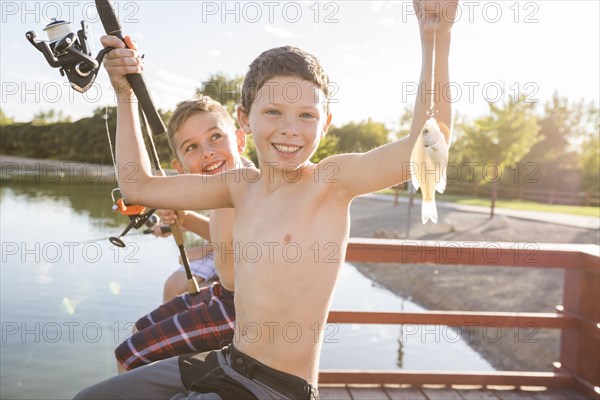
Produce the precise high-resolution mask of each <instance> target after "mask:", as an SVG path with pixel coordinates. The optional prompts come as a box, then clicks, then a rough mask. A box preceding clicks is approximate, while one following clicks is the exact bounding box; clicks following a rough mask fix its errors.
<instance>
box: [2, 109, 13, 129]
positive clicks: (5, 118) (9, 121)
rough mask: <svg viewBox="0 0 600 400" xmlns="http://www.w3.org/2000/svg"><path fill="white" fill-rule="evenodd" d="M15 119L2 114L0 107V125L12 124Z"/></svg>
mask: <svg viewBox="0 0 600 400" xmlns="http://www.w3.org/2000/svg"><path fill="white" fill-rule="evenodd" d="M14 122H15V121H14V120H13V119H12V118H10V117H9V116H8V115H6V114H4V110H2V108H0V126H4V125H10V124H13V123H14Z"/></svg>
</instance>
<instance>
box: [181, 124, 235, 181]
mask: <svg viewBox="0 0 600 400" xmlns="http://www.w3.org/2000/svg"><path fill="white" fill-rule="evenodd" d="M173 139H174V143H175V148H176V151H177V156H178V159H174V160H172V161H171V165H173V168H175V169H176V170H177V171H178V172H179V173H192V174H205V175H214V174H216V173H219V172H221V171H226V170H229V169H233V168H235V167H236V164H238V163H240V162H241V159H240V153H241V152H242V151H244V147H245V145H246V137H245V135H244V132H243V131H242V130H238V131H236V130H235V128H234V127H232V126H231V125H230V124H228V123H227V122H226V121H225V118H224V116H222V115H221V114H220V113H218V112H214V113H213V112H199V113H196V114H192V115H191V116H190V117H189V118H188V119H186V120H185V122H184V123H183V124H182V125H181V127H180V128H179V130H178V131H177V132H176V133H175V135H174V137H173ZM237 167H239V165H237Z"/></svg>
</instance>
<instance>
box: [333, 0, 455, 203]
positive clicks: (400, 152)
mask: <svg viewBox="0 0 600 400" xmlns="http://www.w3.org/2000/svg"><path fill="white" fill-rule="evenodd" d="M414 7H415V14H416V16H417V19H418V23H419V32H420V37H421V49H422V57H421V74H420V78H419V85H418V88H419V89H418V92H417V97H416V100H415V107H414V113H413V120H412V124H411V130H410V135H409V136H407V137H405V138H403V139H401V140H398V141H396V142H393V143H388V144H386V145H383V146H381V147H378V148H376V149H373V150H371V151H369V152H367V153H363V154H346V155H341V156H334V157H331V158H330V159H329V161H330V162H335V163H337V164H338V167H339V168H338V170H339V175H338V177H339V181H340V183H341V184H342V187H343V188H345V189H346V191H347V192H348V194H349V195H350V196H351V197H354V196H358V195H360V194H364V193H371V192H373V191H376V190H381V189H384V188H386V187H390V186H393V185H395V184H398V183H400V182H404V181H407V180H408V179H410V171H411V166H410V155H411V152H412V148H413V146H414V143H415V141H416V140H417V137H418V136H419V134H420V131H421V129H422V128H423V125H424V123H425V121H427V119H428V118H429V113H428V112H429V109H430V107H431V101H432V98H433V100H434V109H435V118H436V120H437V122H438V123H443V124H445V125H446V126H448V127H451V126H452V105H451V103H450V99H448V98H447V97H445V96H444V95H443V93H444V92H443V91H442V88H447V87H448V82H449V69H448V56H449V53H450V38H451V28H452V24H453V22H454V18H455V15H456V8H457V7H458V1H457V0H445V1H439V0H427V1H414ZM434 32H435V35H434ZM434 37H435V39H434ZM434 43H435V70H434V72H435V76H434V86H433V88H434V89H435V95H434V91H433V90H432V83H431V76H432V67H433V58H434V57H433V54H434Z"/></svg>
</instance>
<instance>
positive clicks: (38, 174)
mask: <svg viewBox="0 0 600 400" xmlns="http://www.w3.org/2000/svg"><path fill="white" fill-rule="evenodd" d="M165 172H166V173H167V175H175V174H176V171H175V170H173V169H165ZM0 181H1V182H7V183H8V182H11V183H61V182H62V183H100V182H108V183H111V182H112V183H116V182H117V178H116V174H115V169H114V167H113V166H112V165H103V164H94V163H86V162H82V161H62V160H48V159H40V158H27V157H20V156H11V155H6V154H0Z"/></svg>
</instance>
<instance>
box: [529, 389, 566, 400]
mask: <svg viewBox="0 0 600 400" xmlns="http://www.w3.org/2000/svg"><path fill="white" fill-rule="evenodd" d="M529 394H530V395H531V397H532V398H533V399H535V400H571V399H570V398H569V397H567V396H565V395H564V394H563V393H561V392H560V391H558V390H556V389H546V390H540V391H532V392H529Z"/></svg>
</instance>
